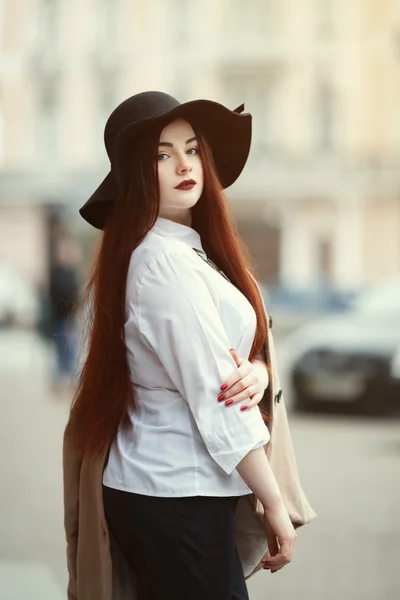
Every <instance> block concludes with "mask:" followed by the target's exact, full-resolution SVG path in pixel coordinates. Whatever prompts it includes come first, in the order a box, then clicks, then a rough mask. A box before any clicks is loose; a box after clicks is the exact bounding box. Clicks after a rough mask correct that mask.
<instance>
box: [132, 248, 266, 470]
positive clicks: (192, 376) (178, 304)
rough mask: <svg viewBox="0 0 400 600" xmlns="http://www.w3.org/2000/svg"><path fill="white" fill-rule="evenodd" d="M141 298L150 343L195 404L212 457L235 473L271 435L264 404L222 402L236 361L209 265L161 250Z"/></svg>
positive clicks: (140, 316)
mask: <svg viewBox="0 0 400 600" xmlns="http://www.w3.org/2000/svg"><path fill="white" fill-rule="evenodd" d="M137 298H138V302H137V307H136V311H137V315H136V320H137V323H138V326H139V331H140V334H141V336H142V337H143V341H144V343H145V344H146V345H147V346H148V347H149V348H150V349H151V350H152V351H154V352H155V353H156V354H157V356H158V359H159V361H160V362H161V364H162V366H163V368H164V369H165V371H166V372H167V374H168V376H169V378H170V379H171V381H172V382H173V384H174V385H175V387H176V389H177V390H178V391H179V393H180V394H181V396H182V397H183V398H184V399H185V400H186V401H187V403H188V404H189V407H190V410H191V413H192V415H193V417H194V420H195V422H196V425H197V427H198V430H199V432H200V434H201V436H202V439H203V441H204V443H205V446H206V447H207V450H208V452H209V453H210V455H211V457H212V458H213V459H214V460H215V461H216V462H217V464H218V465H219V466H220V467H221V468H222V469H223V470H224V471H225V472H226V473H227V474H230V473H232V471H233V470H234V469H235V468H236V466H237V465H238V463H239V462H240V461H241V460H242V459H243V458H244V457H245V455H246V454H247V453H248V452H250V451H251V450H253V449H255V448H257V447H260V446H261V445H263V444H266V443H267V442H268V440H269V433H268V429H267V428H266V426H265V424H264V422H263V420H262V417H261V414H260V411H259V409H258V407H253V408H251V409H249V410H247V411H240V405H234V406H231V407H229V408H228V407H226V406H225V405H224V403H219V402H218V401H217V397H218V395H219V394H220V393H221V391H220V386H221V384H222V382H223V381H225V380H226V379H227V378H228V377H229V376H230V375H232V373H233V372H234V370H235V369H236V363H235V361H234V360H233V358H232V356H231V355H230V353H229V348H230V344H229V340H228V337H227V334H226V331H225V329H224V326H223V323H222V321H221V318H220V315H219V312H218V308H217V305H216V302H215V300H214V298H213V295H212V293H211V291H210V289H209V287H208V284H207V281H206V280H205V275H204V269H201V265H198V264H197V261H196V260H193V259H192V257H191V256H190V255H189V253H186V252H184V251H183V252H180V253H177V252H176V251H175V252H168V253H165V254H160V255H158V256H157V257H156V258H154V259H153V260H152V261H151V262H150V263H149V264H148V265H147V267H146V269H145V272H144V274H143V275H142V277H141V279H140V282H139V284H138V292H137Z"/></svg>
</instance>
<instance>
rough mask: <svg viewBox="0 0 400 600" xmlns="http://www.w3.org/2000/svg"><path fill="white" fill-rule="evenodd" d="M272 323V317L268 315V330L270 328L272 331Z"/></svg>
mask: <svg viewBox="0 0 400 600" xmlns="http://www.w3.org/2000/svg"><path fill="white" fill-rule="evenodd" d="M272 323H273V320H272V315H269V321H268V325H269V328H270V329H272Z"/></svg>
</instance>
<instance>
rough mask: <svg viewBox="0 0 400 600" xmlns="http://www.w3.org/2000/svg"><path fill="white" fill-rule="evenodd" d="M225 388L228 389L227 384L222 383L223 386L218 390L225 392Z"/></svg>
mask: <svg viewBox="0 0 400 600" xmlns="http://www.w3.org/2000/svg"><path fill="white" fill-rule="evenodd" d="M227 387H228V384H227V383H224V385H221V388H220V389H221V390H222V391H224V390H226V388H227Z"/></svg>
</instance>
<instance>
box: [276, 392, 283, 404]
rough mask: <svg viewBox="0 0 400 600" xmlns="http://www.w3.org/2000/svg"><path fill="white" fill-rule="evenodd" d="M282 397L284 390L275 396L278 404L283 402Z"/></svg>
mask: <svg viewBox="0 0 400 600" xmlns="http://www.w3.org/2000/svg"><path fill="white" fill-rule="evenodd" d="M281 397H282V390H279V392H278V393H277V394H276V396H275V400H276V401H277V402H280V401H281Z"/></svg>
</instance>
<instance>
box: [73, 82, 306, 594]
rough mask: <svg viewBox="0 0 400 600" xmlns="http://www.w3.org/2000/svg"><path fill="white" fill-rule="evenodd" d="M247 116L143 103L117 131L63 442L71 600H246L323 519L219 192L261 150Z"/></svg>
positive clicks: (133, 101)
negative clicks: (264, 572)
mask: <svg viewBox="0 0 400 600" xmlns="http://www.w3.org/2000/svg"><path fill="white" fill-rule="evenodd" d="M243 108H244V107H243V106H241V107H239V108H238V109H236V111H231V110H229V109H227V108H225V107H224V106H222V105H221V104H218V103H215V102H212V101H208V100H197V101H193V102H188V103H186V104H180V103H179V102H178V101H177V100H175V99H174V98H172V97H171V96H169V95H167V94H164V93H161V92H145V93H142V94H138V95H136V96H133V97H131V98H129V99H128V100H126V101H125V102H123V103H122V104H121V105H119V106H118V107H117V108H116V109H115V111H113V113H112V114H111V116H110V117H109V119H108V121H107V124H106V129H105V143H106V149H107V152H108V154H109V157H110V159H111V164H112V170H111V172H110V174H109V175H108V176H107V177H106V179H105V180H104V181H103V183H102V184H101V185H100V187H99V188H98V189H97V190H96V192H95V193H94V194H93V196H92V197H91V198H90V199H89V201H88V202H87V203H86V205H85V206H84V207H83V208H82V209H81V215H82V216H83V217H84V218H85V219H86V220H87V221H88V222H89V223H90V224H91V225H93V226H94V227H97V228H99V229H103V230H104V233H103V236H102V239H101V244H100V248H99V252H98V255H97V258H96V259H95V262H94V267H93V273H92V278H91V281H90V283H89V287H88V289H87V294H86V298H87V299H90V302H91V305H92V314H93V321H92V325H91V328H90V336H89V338H90V339H89V345H88V351H87V357H86V360H85V363H84V365H83V369H82V373H81V377H80V381H79V385H78V388H77V392H76V395H75V398H74V402H73V405H72V409H71V413H70V418H69V422H68V425H67V427H66V430H65V435H64V502H65V529H66V536H67V556H68V568H69V575H70V577H69V585H68V598H69V600H89V598H102V599H103V600H119V599H123V598H132V599H134V598H138V599H139V600H160V598H163V599H166V600H169V599H171V600H205V599H208V600H246V599H248V592H247V587H246V583H245V577H248V576H249V575H251V574H252V573H253V572H254V571H255V570H257V569H258V568H260V567H264V568H266V569H271V570H272V572H275V571H277V570H279V569H281V568H282V567H284V566H285V565H286V564H288V563H289V562H290V561H291V559H292V556H293V551H294V544H295V536H296V533H295V529H294V525H293V522H295V523H296V525H300V524H304V523H306V522H308V521H309V520H311V519H312V518H313V516H314V514H313V511H312V509H311V507H309V505H308V503H307V500H306V498H305V497H304V494H303V493H302V491H301V488H300V485H299V482H298V477H297V473H296V469H295V466H294V457H293V456H292V453H291V452H292V446H291V443H290V438H289V436H288V430H287V429H285V415H286V413H285V412H284V406H283V401H282V403H281V404H280V405H279V406H280V407H279V410H278V409H275V404H274V403H275V400H274V401H273V402H272V401H271V397H270V395H268V393H267V396H268V398H269V401H268V402H267V403H265V404H263V402H262V400H263V399H264V396H265V394H266V390H267V388H268V389H269V390H272V391H273V390H274V389H275V385H276V383H275V381H277V379H276V373H275V369H273V368H271V364H272V362H271V359H270V358H269V355H270V354H271V352H272V347H271V345H270V343H269V342H268V340H271V344H272V338H271V334H270V332H269V331H268V327H269V325H268V318H267V315H266V313H265V309H264V306H263V302H262V298H261V295H260V292H259V289H258V287H257V285H256V282H255V279H254V276H253V274H252V273H253V271H252V265H251V261H250V259H249V258H248V256H247V254H246V251H245V248H244V246H243V245H242V243H241V241H240V239H239V236H238V235H237V233H236V230H235V227H234V225H233V223H232V219H231V216H230V214H229V211H228V207H227V204H226V200H225V198H224V196H223V193H222V189H223V188H226V187H228V186H229V185H231V184H232V183H233V182H234V181H235V180H236V179H237V178H238V177H239V175H240V173H241V171H242V169H243V167H244V165H245V163H246V160H247V157H248V153H249V149H250V141H251V116H250V115H249V114H242V113H243ZM267 363H269V366H268V364H267ZM270 373H271V378H272V380H271V381H270ZM274 396H275V393H274ZM277 397H279V399H278V400H276V402H280V401H281V393H279V394H277ZM259 403H260V407H261V410H260V408H259V406H258V404H259ZM263 417H264V418H263ZM273 422H275V423H281V424H283V425H284V429H283V432H284V435H283V436H280V439H279V444H277V447H279V448H280V457H279V461H278V464H280V465H282V466H283V473H284V477H283V479H282V482H283V489H284V491H285V492H287V490H288V489H293V485H294V487H295V495H296V499H299V501H298V502H297V505H298V506H300V511H299V513H296V515H294V516H293V514H291V515H290V516H289V513H288V510H291V513H292V509H293V506H294V505H296V502H295V501H294V502H293V503H292V502H289V503H288V504H290V507H289V508H287V507H286V505H285V502H284V501H283V497H282V495H281V492H280V489H279V486H278V484H277V480H276V478H275V475H274V472H273V471H272V469H271V465H270V463H269V461H268V459H267V456H266V453H265V448H266V447H267V446H268V443H269V440H270V429H269V427H270V425H271V423H273ZM271 435H272V434H271ZM253 494H254V497H253ZM254 498H257V499H258V500H259V502H260V503H261V505H262V511H261V513H259V514H256V513H255V511H254V510H253V508H252V507H253V506H254ZM300 513H301V514H300ZM260 514H261V515H263V517H262V518H260ZM268 549H269V554H270V556H266V554H267V552H268Z"/></svg>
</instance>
